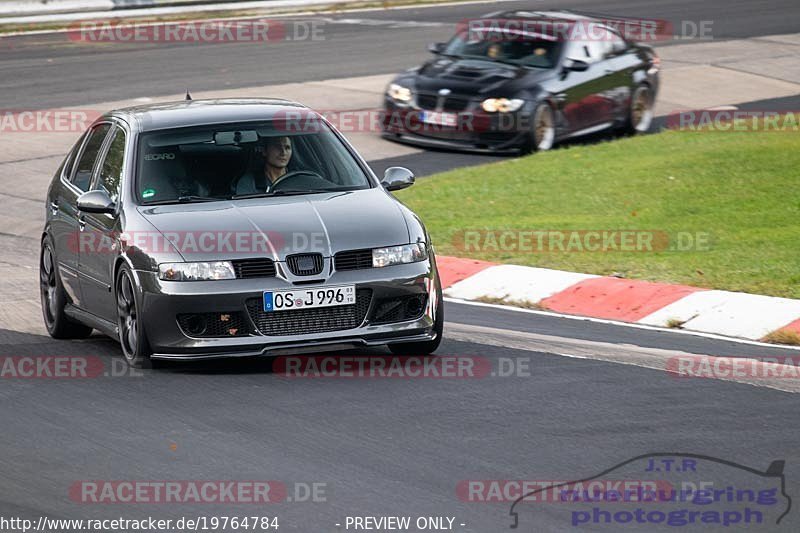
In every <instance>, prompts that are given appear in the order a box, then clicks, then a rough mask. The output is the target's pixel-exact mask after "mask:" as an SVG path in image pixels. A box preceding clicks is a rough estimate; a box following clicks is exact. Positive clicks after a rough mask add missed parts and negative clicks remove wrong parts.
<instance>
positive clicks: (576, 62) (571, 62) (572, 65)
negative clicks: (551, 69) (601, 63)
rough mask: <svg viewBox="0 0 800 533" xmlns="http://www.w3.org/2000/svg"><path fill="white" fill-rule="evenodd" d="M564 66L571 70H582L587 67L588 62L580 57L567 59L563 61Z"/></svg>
mask: <svg viewBox="0 0 800 533" xmlns="http://www.w3.org/2000/svg"><path fill="white" fill-rule="evenodd" d="M564 68H565V69H567V70H571V71H573V72H583V71H585V70H588V69H589V63H587V62H586V61H581V60H580V59H567V60H566V61H565V62H564Z"/></svg>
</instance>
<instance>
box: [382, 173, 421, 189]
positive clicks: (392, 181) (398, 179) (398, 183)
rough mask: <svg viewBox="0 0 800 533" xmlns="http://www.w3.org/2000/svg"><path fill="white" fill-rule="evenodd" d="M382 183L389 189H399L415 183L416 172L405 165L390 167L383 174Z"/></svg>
mask: <svg viewBox="0 0 800 533" xmlns="http://www.w3.org/2000/svg"><path fill="white" fill-rule="evenodd" d="M381 185H383V188H384V189H386V190H387V191H399V190H400V189H405V188H407V187H411V186H412V185H414V173H413V172H411V171H410V170H408V169H407V168H403V167H389V168H387V169H386V172H384V174H383V181H381Z"/></svg>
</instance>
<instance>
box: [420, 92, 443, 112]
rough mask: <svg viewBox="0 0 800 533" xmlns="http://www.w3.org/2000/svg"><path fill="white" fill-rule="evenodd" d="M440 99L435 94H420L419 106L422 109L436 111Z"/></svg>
mask: <svg viewBox="0 0 800 533" xmlns="http://www.w3.org/2000/svg"><path fill="white" fill-rule="evenodd" d="M438 101H439V97H438V96H436V95H435V94H418V95H417V105H418V106H419V107H421V108H422V109H436V105H437V103H438Z"/></svg>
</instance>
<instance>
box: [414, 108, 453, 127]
mask: <svg viewBox="0 0 800 533" xmlns="http://www.w3.org/2000/svg"><path fill="white" fill-rule="evenodd" d="M422 122H425V123H426V124H436V125H437V126H449V127H452V128H455V127H456V124H457V123H458V115H456V114H455V113H440V112H439V111H423V112H422Z"/></svg>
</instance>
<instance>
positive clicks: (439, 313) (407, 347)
mask: <svg viewBox="0 0 800 533" xmlns="http://www.w3.org/2000/svg"><path fill="white" fill-rule="evenodd" d="M436 299H437V303H436V320H435V322H434V323H433V331H434V332H435V333H436V338H435V339H434V340H432V341H423V342H399V343H395V344H390V345H389V350H390V351H391V352H392V353H393V354H395V355H429V354H432V353H433V352H435V351H436V349H437V348H439V344H441V343H442V333H443V332H444V299H443V298H442V289H441V287H439V289H438V290H437V291H436Z"/></svg>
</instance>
